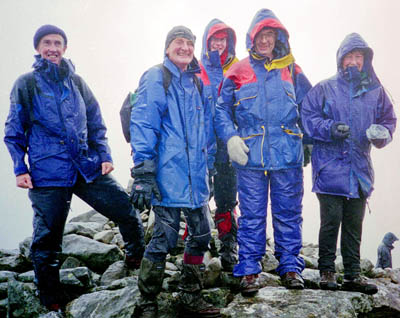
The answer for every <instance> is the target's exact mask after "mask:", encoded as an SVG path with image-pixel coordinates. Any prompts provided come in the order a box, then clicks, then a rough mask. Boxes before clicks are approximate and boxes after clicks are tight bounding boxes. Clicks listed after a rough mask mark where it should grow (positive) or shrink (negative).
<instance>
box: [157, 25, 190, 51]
mask: <svg viewBox="0 0 400 318" xmlns="http://www.w3.org/2000/svg"><path fill="white" fill-rule="evenodd" d="M176 38H185V39H188V40H190V41H192V42H193V44H194V42H195V41H196V37H195V36H194V34H193V33H192V31H190V29H189V28H187V27H185V26H183V25H178V26H175V27H173V28H172V29H171V31H169V32H168V34H167V38H166V39H165V49H164V51H166V50H167V48H168V46H169V45H170V44H171V42H172V41H173V40H175V39H176Z"/></svg>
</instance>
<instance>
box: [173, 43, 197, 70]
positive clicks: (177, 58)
mask: <svg viewBox="0 0 400 318" xmlns="http://www.w3.org/2000/svg"><path fill="white" fill-rule="evenodd" d="M166 53H167V56H168V57H169V59H170V60H171V61H172V63H174V64H175V65H176V66H177V67H178V68H179V69H181V70H182V71H184V70H186V68H187V66H188V65H189V64H190V62H191V61H192V60H193V53H194V43H193V42H192V41H191V40H188V39H185V38H176V39H174V40H173V41H172V42H171V44H170V45H169V46H168V48H167V51H166Z"/></svg>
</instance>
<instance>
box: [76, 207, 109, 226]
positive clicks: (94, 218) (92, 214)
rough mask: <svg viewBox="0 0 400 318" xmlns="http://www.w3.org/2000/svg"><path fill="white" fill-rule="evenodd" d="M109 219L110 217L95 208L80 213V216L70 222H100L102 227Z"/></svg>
mask: <svg viewBox="0 0 400 318" xmlns="http://www.w3.org/2000/svg"><path fill="white" fill-rule="evenodd" d="M108 221H109V220H108V218H106V217H105V216H104V215H101V214H100V213H98V212H96V211H95V210H91V211H89V212H86V213H82V214H79V215H78V216H76V217H74V218H72V219H71V220H69V222H70V223H72V222H94V223H99V224H101V227H102V228H103V226H104V225H105V224H106V223H107V222H108Z"/></svg>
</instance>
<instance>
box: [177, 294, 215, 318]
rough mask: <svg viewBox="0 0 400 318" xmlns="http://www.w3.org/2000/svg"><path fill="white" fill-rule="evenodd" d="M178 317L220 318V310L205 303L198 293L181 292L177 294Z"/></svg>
mask: <svg viewBox="0 0 400 318" xmlns="http://www.w3.org/2000/svg"><path fill="white" fill-rule="evenodd" d="M179 303H180V310H179V317H182V318H183V317H188V318H193V317H201V318H214V317H220V316H221V314H220V310H219V308H217V307H214V305H212V304H210V303H208V302H206V301H205V300H204V299H203V298H202V296H201V293H200V292H196V293H187V292H184V291H181V292H180V293H179Z"/></svg>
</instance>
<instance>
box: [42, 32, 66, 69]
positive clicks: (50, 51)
mask: <svg viewBox="0 0 400 318" xmlns="http://www.w3.org/2000/svg"><path fill="white" fill-rule="evenodd" d="M66 49H67V47H66V46H65V44H64V39H63V37H62V36H61V35H59V34H48V35H45V36H44V37H42V38H41V39H40V42H39V45H38V47H37V48H36V51H37V52H38V53H39V54H40V55H41V57H42V58H44V59H46V60H49V61H50V62H53V63H54V64H57V65H60V63H61V59H62V57H63V55H64V53H65V50H66Z"/></svg>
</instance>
